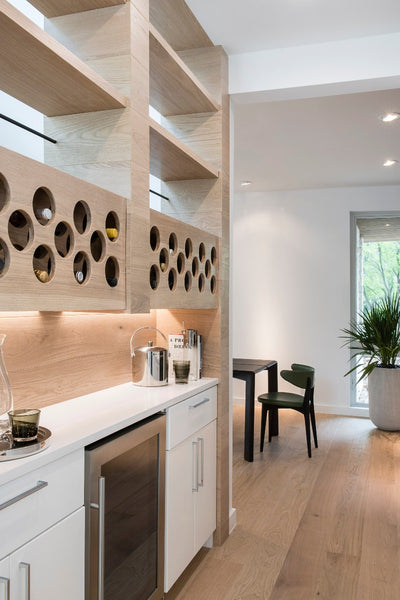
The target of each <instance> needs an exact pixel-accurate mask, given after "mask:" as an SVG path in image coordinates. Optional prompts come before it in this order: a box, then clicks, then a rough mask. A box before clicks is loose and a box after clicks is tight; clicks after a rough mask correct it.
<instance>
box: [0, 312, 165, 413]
mask: <svg viewBox="0 0 400 600" xmlns="http://www.w3.org/2000/svg"><path fill="white" fill-rule="evenodd" d="M155 323H156V315H155V313H154V312H153V313H150V314H146V315H128V314H108V313H104V314H99V313H96V314H92V313H65V312H54V313H38V312H35V313H22V314H17V313H6V314H3V315H2V316H0V333H5V334H6V335H7V337H6V340H5V342H4V347H3V349H4V360H5V363H6V367H7V370H8V373H9V376H10V381H11V386H12V390H13V394H14V405H15V407H16V408H25V407H37V408H42V407H44V406H48V405H50V404H55V403H57V402H62V401H64V400H69V399H70V398H74V397H76V396H81V395H84V394H89V393H91V392H95V391H98V390H100V389H103V388H107V387H111V386H114V385H119V384H121V383H125V382H127V381H130V380H131V360H130V349H129V342H130V338H131V335H132V333H133V332H134V331H135V329H137V328H138V327H142V326H143V325H151V326H155ZM139 341H140V340H139Z"/></svg>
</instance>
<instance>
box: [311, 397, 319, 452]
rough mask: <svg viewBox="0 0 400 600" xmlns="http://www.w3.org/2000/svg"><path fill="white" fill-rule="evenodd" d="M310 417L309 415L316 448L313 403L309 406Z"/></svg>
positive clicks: (316, 439)
mask: <svg viewBox="0 0 400 600" xmlns="http://www.w3.org/2000/svg"><path fill="white" fill-rule="evenodd" d="M310 417H311V425H312V430H313V436H314V446H315V447H316V448H318V438H317V424H316V422H315V412H314V405H313V404H311V406H310Z"/></svg>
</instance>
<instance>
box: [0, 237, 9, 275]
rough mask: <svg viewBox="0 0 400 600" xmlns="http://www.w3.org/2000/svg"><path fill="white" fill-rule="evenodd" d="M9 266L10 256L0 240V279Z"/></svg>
mask: <svg viewBox="0 0 400 600" xmlns="http://www.w3.org/2000/svg"><path fill="white" fill-rule="evenodd" d="M9 265H10V254H9V252H8V248H7V246H6V244H5V242H4V241H3V240H2V239H1V238H0V277H3V275H5V274H6V273H7V270H8V267H9Z"/></svg>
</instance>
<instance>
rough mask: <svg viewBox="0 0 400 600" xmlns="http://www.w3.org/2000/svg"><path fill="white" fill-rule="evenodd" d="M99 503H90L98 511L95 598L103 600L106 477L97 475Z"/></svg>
mask: <svg viewBox="0 0 400 600" xmlns="http://www.w3.org/2000/svg"><path fill="white" fill-rule="evenodd" d="M98 486H99V487H98V490H99V503H98V504H96V503H94V502H91V503H90V507H91V508H95V509H97V510H98V511H99V515H98V525H99V545H98V555H97V556H98V569H97V571H98V579H97V599H98V600H104V525H105V523H104V522H105V500H106V479H105V477H99V482H98Z"/></svg>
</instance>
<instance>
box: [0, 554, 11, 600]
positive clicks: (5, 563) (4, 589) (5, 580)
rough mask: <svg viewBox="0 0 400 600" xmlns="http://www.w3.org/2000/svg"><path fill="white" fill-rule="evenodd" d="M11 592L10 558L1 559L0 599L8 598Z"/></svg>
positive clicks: (5, 599) (6, 599)
mask: <svg viewBox="0 0 400 600" xmlns="http://www.w3.org/2000/svg"><path fill="white" fill-rule="evenodd" d="M9 594H10V559H9V558H8V557H7V558H4V559H3V560H0V600H8V599H9V597H10V596H9Z"/></svg>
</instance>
